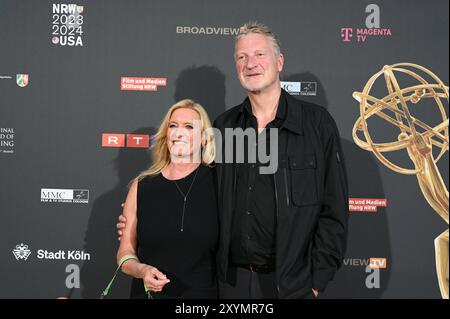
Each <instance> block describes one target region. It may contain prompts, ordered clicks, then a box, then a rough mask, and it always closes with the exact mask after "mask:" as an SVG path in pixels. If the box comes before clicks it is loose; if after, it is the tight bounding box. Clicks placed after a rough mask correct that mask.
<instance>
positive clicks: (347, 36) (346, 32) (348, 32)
mask: <svg viewBox="0 0 450 319" xmlns="http://www.w3.org/2000/svg"><path fill="white" fill-rule="evenodd" d="M352 37H353V28H341V38H342V41H344V42H350V40H351V38H352Z"/></svg>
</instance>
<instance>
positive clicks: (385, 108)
mask: <svg viewBox="0 0 450 319" xmlns="http://www.w3.org/2000/svg"><path fill="white" fill-rule="evenodd" d="M381 76H383V78H384V82H385V85H386V87H387V95H386V96H385V97H383V98H381V99H379V98H375V97H373V96H371V95H370V91H371V89H372V88H373V85H374V84H375V82H376V80H377V79H378V78H379V77H381ZM396 76H397V77H396ZM399 76H402V77H407V79H408V80H409V82H408V83H410V82H411V81H414V84H415V85H413V86H409V87H406V88H400V85H399V81H398V79H397V78H399ZM379 82H380V81H379ZM429 82H431V83H429ZM377 85H378V82H377ZM353 97H354V98H355V99H356V100H357V101H358V102H359V103H360V104H359V106H360V113H361V115H360V117H359V118H358V120H357V121H356V123H355V125H354V126H353V132H352V135H353V140H354V141H355V143H356V144H357V145H358V146H359V147H361V148H362V149H364V150H366V151H370V152H373V154H374V155H375V156H376V157H377V158H378V159H379V160H380V161H381V163H383V164H384V165H385V166H387V167H388V168H390V169H391V170H393V171H395V172H397V173H401V174H408V175H416V176H417V180H418V182H419V186H420V189H421V191H422V193H423V196H424V197H425V199H426V200H427V202H428V204H429V205H430V206H431V207H432V208H433V209H434V210H435V211H436V213H438V215H439V216H441V217H442V218H443V219H444V220H445V222H446V223H447V225H448V190H447V187H446V185H445V183H444V180H443V179H442V177H441V174H440V173H439V169H438V167H437V166H436V163H437V162H438V161H439V160H440V159H441V158H442V156H443V155H444V154H445V153H446V152H447V151H448V141H449V137H448V115H447V111H446V109H448V102H449V96H448V86H445V85H444V83H443V82H442V81H441V80H440V79H439V78H438V77H437V76H436V75H435V74H433V73H432V72H431V71H429V70H427V69H426V68H424V67H422V66H420V65H417V64H412V63H398V64H393V65H386V66H384V67H383V69H382V70H381V71H379V72H377V73H376V74H374V75H373V76H372V77H371V78H370V79H369V81H367V84H366V85H365V87H364V89H363V91H362V92H354V93H353ZM425 99H432V100H434V102H435V104H436V105H437V107H438V110H439V112H440V116H441V117H442V121H441V122H440V123H439V124H438V125H436V126H430V125H428V124H427V123H425V122H422V121H421V120H420V119H418V118H416V117H414V116H413V115H412V113H411V112H410V108H411V107H412V106H413V107H420V106H419V105H418V103H419V102H424V101H425ZM443 102H444V103H445V105H446V106H444V104H443ZM421 107H422V108H423V107H424V106H421ZM411 110H413V109H412V108H411ZM372 116H374V118H381V119H383V120H385V121H387V122H388V123H390V124H392V125H394V126H395V127H397V128H398V137H397V141H395V142H387V143H374V142H373V140H372V138H371V135H370V134H369V129H368V124H367V120H368V119H369V118H371V117H372ZM433 148H434V150H437V152H435V154H436V156H434V155H433ZM404 149H406V151H407V153H408V156H409V158H410V159H411V161H412V165H413V166H411V168H403V167H400V166H397V165H396V164H394V163H393V162H392V161H390V160H388V159H387V158H386V156H385V155H383V153H387V152H393V151H400V150H404ZM434 245H435V252H436V271H437V277H438V281H439V288H440V291H441V294H442V298H445V299H448V297H449V295H448V294H449V266H448V264H449V260H448V254H449V246H448V226H447V230H445V231H444V232H443V233H442V234H441V235H439V236H438V237H437V238H436V239H435V241H434Z"/></svg>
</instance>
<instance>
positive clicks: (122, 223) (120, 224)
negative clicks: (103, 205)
mask: <svg viewBox="0 0 450 319" xmlns="http://www.w3.org/2000/svg"><path fill="white" fill-rule="evenodd" d="M124 205H125V204H124V203H122V205H121V206H122V208H123V206H124ZM126 223H127V219H126V218H125V216H123V214H120V216H119V222H118V223H117V224H116V228H117V235H118V236H119V238H118V239H119V241H120V239H121V238H122V234H123V233H122V230H123V229H124V228H125V226H126Z"/></svg>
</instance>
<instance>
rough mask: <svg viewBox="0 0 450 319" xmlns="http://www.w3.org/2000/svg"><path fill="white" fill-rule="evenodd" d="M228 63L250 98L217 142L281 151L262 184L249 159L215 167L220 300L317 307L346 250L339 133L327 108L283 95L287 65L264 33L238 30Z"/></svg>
mask: <svg viewBox="0 0 450 319" xmlns="http://www.w3.org/2000/svg"><path fill="white" fill-rule="evenodd" d="M234 58H235V65H236V71H237V75H238V78H239V81H240V83H241V85H242V87H243V88H244V89H245V90H246V92H247V98H246V99H245V100H244V102H243V103H242V104H240V105H238V106H235V107H233V108H231V109H230V110H228V111H226V112H225V113H223V114H222V115H220V116H219V117H218V118H217V119H216V121H215V122H214V127H216V128H217V129H219V130H220V131H221V133H222V136H224V134H223V133H224V132H225V131H226V129H230V128H233V129H242V130H254V131H255V132H256V135H258V138H257V142H256V147H257V148H259V147H264V146H265V149H266V150H267V149H270V150H271V151H272V150H273V148H272V147H270V146H271V145H272V146H273V144H275V145H277V146H278V147H277V149H276V150H275V153H276V154H270V155H271V157H273V156H277V157H278V158H277V160H278V167H277V169H276V171H275V172H272V173H271V174H262V173H261V170H260V168H261V166H264V163H261V162H260V161H257V162H256V163H253V162H252V161H250V160H248V158H249V156H248V154H244V158H246V159H247V160H246V161H244V163H239V162H236V161H234V162H233V163H228V162H225V163H218V164H217V168H216V169H217V177H218V194H219V211H220V216H221V219H220V230H221V231H220V236H221V237H220V247H219V252H218V275H219V278H220V280H221V281H222V284H221V289H220V294H221V297H222V298H315V297H317V296H318V295H319V293H320V292H321V291H323V290H324V289H325V287H326V286H327V284H328V282H329V281H330V280H331V279H332V278H333V277H334V274H335V272H336V271H337V270H338V268H339V267H340V266H341V264H342V260H343V257H344V252H345V247H346V238H347V219H348V187H347V178H346V171H345V165H344V160H343V156H342V151H341V146H340V138H339V133H338V130H337V127H336V125H335V122H334V120H333V119H332V117H331V116H330V114H329V113H328V112H327V111H326V110H325V109H324V108H322V107H320V106H317V105H313V104H310V103H306V102H303V101H299V100H296V99H294V98H292V97H291V96H290V95H289V94H287V93H286V92H285V91H284V90H282V89H281V85H280V72H281V71H282V69H283V64H284V55H283V53H282V52H281V49H280V45H279V41H278V39H277V37H276V35H275V34H274V33H273V32H272V31H271V30H270V28H268V27H267V26H265V25H263V24H259V23H256V22H250V23H247V24H245V25H243V26H242V27H241V28H240V32H239V34H238V35H237V37H236V42H235V52H234ZM269 130H277V132H278V134H277V135H276V138H274V137H273V136H272V134H270V135H268V134H265V132H266V131H269ZM228 142H229V141H226V142H225V143H228ZM225 143H224V144H225ZM251 147H252V145H247V148H244V149H247V150H249V149H251ZM224 148H225V146H224ZM225 149H226V148H225ZM235 151H239V149H235Z"/></svg>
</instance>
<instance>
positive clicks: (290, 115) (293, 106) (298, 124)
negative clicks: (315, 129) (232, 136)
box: [239, 89, 303, 135]
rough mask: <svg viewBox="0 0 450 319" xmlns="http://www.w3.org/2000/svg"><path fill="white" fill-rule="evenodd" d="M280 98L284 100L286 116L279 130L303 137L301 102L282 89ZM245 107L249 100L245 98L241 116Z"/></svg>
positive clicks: (240, 109)
mask: <svg viewBox="0 0 450 319" xmlns="http://www.w3.org/2000/svg"><path fill="white" fill-rule="evenodd" d="M281 95H282V96H281V97H280V98H283V96H284V98H285V101H286V114H285V120H284V122H283V124H281V127H280V128H281V129H283V128H285V129H287V130H289V131H292V132H294V133H296V134H298V135H303V116H302V107H301V101H299V100H297V99H295V98H293V97H292V96H291V95H290V94H289V93H287V92H286V91H285V90H284V89H281ZM246 105H248V106H250V100H249V98H248V97H247V98H246V99H245V100H244V102H243V103H242V104H241V105H240V108H239V111H240V113H241V114H240V115H241V116H242V115H243V113H244V111H245V107H246Z"/></svg>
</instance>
